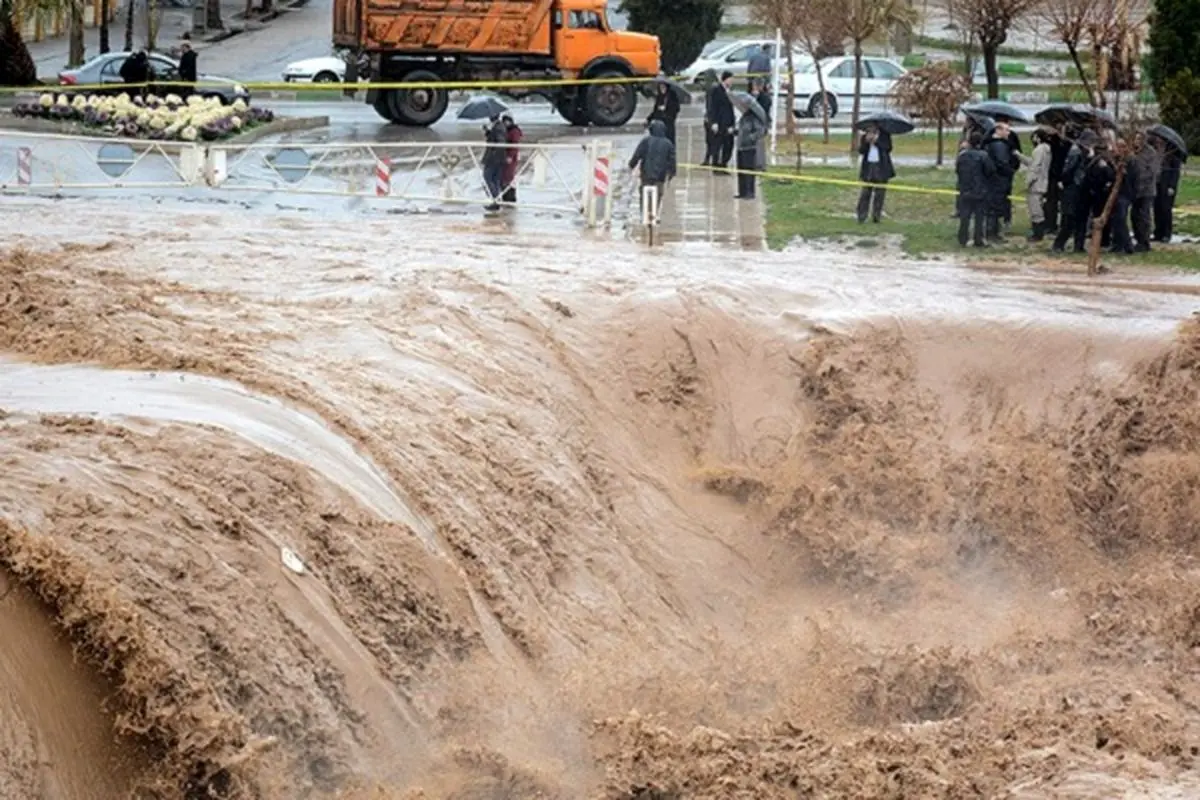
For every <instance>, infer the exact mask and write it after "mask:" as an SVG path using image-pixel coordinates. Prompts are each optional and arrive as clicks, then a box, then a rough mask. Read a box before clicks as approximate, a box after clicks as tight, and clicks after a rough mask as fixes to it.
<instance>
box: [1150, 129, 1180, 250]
mask: <svg viewBox="0 0 1200 800" xmlns="http://www.w3.org/2000/svg"><path fill="white" fill-rule="evenodd" d="M1154 144H1155V147H1157V148H1158V151H1159V157H1160V158H1161V159H1162V168H1161V169H1159V171H1158V183H1157V185H1156V186H1155V195H1154V241H1156V242H1169V241H1171V236H1172V235H1174V233H1175V219H1174V217H1175V192H1176V191H1178V190H1179V173H1180V172H1181V171H1182V170H1183V157H1182V156H1181V155H1180V153H1179V151H1178V150H1176V149H1175V148H1174V147H1171V146H1170V145H1168V144H1167V143H1166V142H1164V141H1163V140H1162V139H1159V138H1157V137H1156V138H1155V140H1154Z"/></svg>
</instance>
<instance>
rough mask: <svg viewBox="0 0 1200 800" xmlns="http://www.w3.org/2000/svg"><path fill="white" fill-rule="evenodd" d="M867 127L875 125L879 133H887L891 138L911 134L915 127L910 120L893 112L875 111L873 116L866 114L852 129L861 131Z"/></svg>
mask: <svg viewBox="0 0 1200 800" xmlns="http://www.w3.org/2000/svg"><path fill="white" fill-rule="evenodd" d="M868 125H876V126H878V127H879V129H880V130H881V131H884V132H886V133H889V134H891V135H892V136H899V135H900V134H903V133H912V130H913V128H915V127H916V126H915V125H913V124H912V120H910V119H909V118H908V117H906V116H904V115H903V114H898V113H897V112H895V111H876V112H875V113H874V114H867V115H866V116H865V117H863V118H861V119H860V120H859V121H858V124H857V125H855V126H854V127H856V128H858V129H859V130H860V131H861V130H864V129H866V127H867V126H868Z"/></svg>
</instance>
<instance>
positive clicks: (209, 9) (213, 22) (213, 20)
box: [204, 0, 225, 31]
mask: <svg viewBox="0 0 1200 800" xmlns="http://www.w3.org/2000/svg"><path fill="white" fill-rule="evenodd" d="M204 27H205V28H207V29H208V30H210V31H219V30H223V29H224V28H225V23H223V22H222V21H221V0H205V3H204Z"/></svg>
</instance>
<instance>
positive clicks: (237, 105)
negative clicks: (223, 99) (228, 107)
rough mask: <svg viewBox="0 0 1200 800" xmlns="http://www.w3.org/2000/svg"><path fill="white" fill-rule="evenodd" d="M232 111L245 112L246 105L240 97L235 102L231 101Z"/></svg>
mask: <svg viewBox="0 0 1200 800" xmlns="http://www.w3.org/2000/svg"><path fill="white" fill-rule="evenodd" d="M233 110H234V111H239V112H240V111H245V110H246V103H245V101H244V100H242V99H241V98H240V97H239V98H238V99H237V100H234V101H233Z"/></svg>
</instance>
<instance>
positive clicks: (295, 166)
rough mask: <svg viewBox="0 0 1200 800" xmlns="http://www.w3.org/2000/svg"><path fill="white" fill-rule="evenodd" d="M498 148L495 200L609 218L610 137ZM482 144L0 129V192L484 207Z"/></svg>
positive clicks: (599, 220) (597, 220) (487, 200)
mask: <svg viewBox="0 0 1200 800" xmlns="http://www.w3.org/2000/svg"><path fill="white" fill-rule="evenodd" d="M502 148H503V149H504V150H505V153H506V156H507V155H508V152H509V151H510V150H515V151H516V152H517V158H518V161H517V165H516V174H515V177H514V178H513V179H512V181H511V184H512V186H511V188H514V189H515V190H516V196H517V201H516V202H515V203H513V204H508V203H501V205H515V206H517V207H520V208H531V209H540V210H547V211H560V212H564V213H570V214H580V215H583V216H584V217H585V219H586V221H587V223H588V225H589V226H595V225H597V224H607V223H608V222H609V221H610V220H611V208H610V206H611V203H609V202H607V199H608V197H609V191H608V187H607V183H604V185H603V186H601V185H600V184H597V182H596V181H595V175H596V170H597V168H598V166H599V167H600V168H602V169H603V170H604V171H607V165H608V163H609V161H610V160H611V153H612V143H611V142H607V141H600V140H589V141H586V142H581V143H579V144H505V145H502ZM487 149H488V148H487V146H486V145H484V144H482V143H478V142H435V143H387V144H375V143H371V144H344V143H323V144H308V143H286V144H280V143H270V144H268V143H254V144H244V145H239V144H220V143H216V142H211V143H210V142H197V143H184V142H153V141H143V140H133V139H110V138H96V137H83V136H67V135H58V134H40V133H22V132H0V193H6V194H11V193H27V194H35V193H44V192H47V191H52V192H55V193H63V192H69V191H71V190H80V191H83V190H103V189H184V188H192V187H194V188H198V189H201V190H206V191H211V192H214V193H221V192H258V193H289V194H305V195H327V196H342V197H354V198H363V199H372V200H375V201H380V202H386V203H392V204H402V205H404V204H407V205H412V206H420V205H422V204H424V205H458V206H462V205H481V206H486V205H489V204H491V203H492V202H493V198H492V197H491V195H490V194H489V192H488V189H487V187H486V185H485V184H484V181H483V159H484V154H485V152H486V151H487ZM503 188H504V189H508V188H510V187H508V186H505V187H503Z"/></svg>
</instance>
